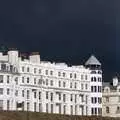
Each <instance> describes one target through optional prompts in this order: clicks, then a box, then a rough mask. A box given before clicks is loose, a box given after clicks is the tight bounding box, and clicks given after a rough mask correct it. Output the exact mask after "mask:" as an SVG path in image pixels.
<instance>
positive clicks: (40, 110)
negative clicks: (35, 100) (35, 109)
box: [39, 103, 42, 112]
mask: <svg viewBox="0 0 120 120" xmlns="http://www.w3.org/2000/svg"><path fill="white" fill-rule="evenodd" d="M39 112H42V105H41V103H39Z"/></svg>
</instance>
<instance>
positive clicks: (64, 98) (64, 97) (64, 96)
mask: <svg viewBox="0 0 120 120" xmlns="http://www.w3.org/2000/svg"><path fill="white" fill-rule="evenodd" d="M65 101H66V95H65V94H63V102H65Z"/></svg>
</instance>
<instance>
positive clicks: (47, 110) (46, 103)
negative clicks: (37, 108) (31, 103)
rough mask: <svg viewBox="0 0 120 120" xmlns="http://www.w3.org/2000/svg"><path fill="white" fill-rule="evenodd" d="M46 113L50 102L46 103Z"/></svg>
mask: <svg viewBox="0 0 120 120" xmlns="http://www.w3.org/2000/svg"><path fill="white" fill-rule="evenodd" d="M46 113H48V103H46Z"/></svg>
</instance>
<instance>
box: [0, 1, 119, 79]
mask: <svg viewBox="0 0 120 120" xmlns="http://www.w3.org/2000/svg"><path fill="white" fill-rule="evenodd" d="M119 7H120V0H19V1H18V0H1V1H0V44H1V45H5V46H8V47H16V48H18V49H19V50H21V51H24V52H32V51H39V52H40V54H41V58H42V59H43V60H51V61H56V62H59V61H62V62H67V63H70V64H83V63H84V62H85V61H86V60H87V58H88V57H89V56H90V55H91V54H95V56H96V57H97V58H98V59H99V60H100V61H101V62H102V64H103V68H104V74H105V80H110V78H111V77H112V76H113V75H114V74H115V73H116V72H119V71H120V62H119V61H120V55H119V54H120V50H119V48H120V42H119V39H120V8H119Z"/></svg>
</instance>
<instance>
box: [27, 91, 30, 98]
mask: <svg viewBox="0 0 120 120" xmlns="http://www.w3.org/2000/svg"><path fill="white" fill-rule="evenodd" d="M29 98H30V92H29V90H27V99H29Z"/></svg>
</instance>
